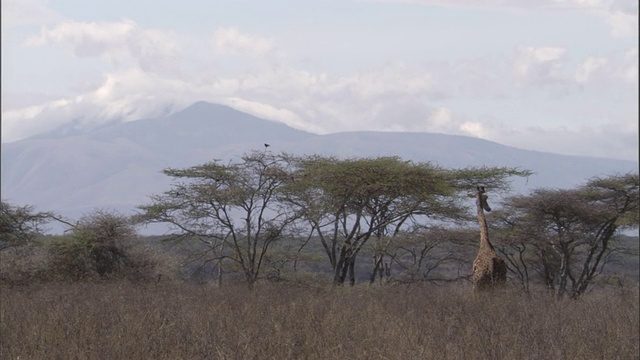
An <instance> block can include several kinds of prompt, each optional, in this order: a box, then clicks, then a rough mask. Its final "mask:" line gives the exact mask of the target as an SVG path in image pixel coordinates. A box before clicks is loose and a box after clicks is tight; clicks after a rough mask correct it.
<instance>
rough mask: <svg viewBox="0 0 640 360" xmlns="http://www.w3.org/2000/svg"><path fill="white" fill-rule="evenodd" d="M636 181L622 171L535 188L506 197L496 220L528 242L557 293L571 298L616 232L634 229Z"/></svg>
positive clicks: (597, 270)
mask: <svg viewBox="0 0 640 360" xmlns="http://www.w3.org/2000/svg"><path fill="white" fill-rule="evenodd" d="M638 186H639V185H638V174H625V175H613V176H609V177H602V178H594V179H591V180H589V181H588V182H587V183H586V185H584V186H581V187H579V188H577V189H571V190H547V189H539V190H535V191H534V192H533V193H532V194H531V195H526V196H516V197H511V198H509V199H508V200H507V201H506V203H505V207H504V209H503V212H502V214H503V215H502V216H501V221H502V222H503V224H507V225H508V226H509V227H511V228H512V229H513V232H512V237H517V238H519V240H518V241H517V242H515V244H519V246H525V247H526V246H528V245H531V246H532V250H533V252H534V254H535V255H536V257H537V259H538V261H537V264H535V265H537V269H538V271H539V273H540V274H541V275H542V276H543V278H544V281H545V284H546V285H547V286H548V287H549V288H550V289H552V290H554V293H555V295H556V297H558V298H562V297H564V296H565V295H566V294H567V293H568V294H569V296H570V297H572V298H576V297H578V296H580V295H581V294H582V293H584V292H585V291H586V290H587V288H588V287H589V285H590V284H592V283H593V281H594V280H595V279H596V278H597V277H598V275H600V274H601V273H602V271H603V269H604V267H605V265H606V263H607V260H608V257H609V256H610V255H611V254H612V251H613V250H614V249H615V244H614V242H615V239H616V235H617V234H618V233H619V231H621V230H624V229H630V228H637V226H638ZM524 251H525V250H523V252H524ZM522 259H524V257H523V258H522ZM520 265H526V263H525V262H524V260H523V261H522V262H521V263H520Z"/></svg>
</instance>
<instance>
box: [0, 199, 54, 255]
mask: <svg viewBox="0 0 640 360" xmlns="http://www.w3.org/2000/svg"><path fill="white" fill-rule="evenodd" d="M51 219H52V214H51V213H48V212H34V209H33V207H32V206H16V205H12V204H10V203H8V202H6V201H4V200H2V201H1V202H0V251H2V250H5V249H8V248H10V247H13V246H20V245H26V244H28V243H29V242H31V241H32V240H33V239H34V238H35V237H36V236H37V235H39V234H40V233H41V232H42V226H43V225H44V224H46V223H48V222H49V221H50V220H51Z"/></svg>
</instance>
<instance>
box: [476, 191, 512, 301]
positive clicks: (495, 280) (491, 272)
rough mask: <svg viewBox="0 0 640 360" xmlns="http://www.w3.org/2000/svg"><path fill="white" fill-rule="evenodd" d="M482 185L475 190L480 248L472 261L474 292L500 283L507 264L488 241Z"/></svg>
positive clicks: (487, 206)
mask: <svg viewBox="0 0 640 360" xmlns="http://www.w3.org/2000/svg"><path fill="white" fill-rule="evenodd" d="M487 197H488V196H487V194H486V193H485V191H484V186H478V187H477V192H476V206H477V208H478V223H479V224H480V248H479V249H478V255H477V256H476V259H475V260H474V261H473V278H472V280H473V290H474V292H479V291H484V290H491V289H493V287H494V286H498V285H502V284H504V283H505V282H506V280H507V265H506V264H505V262H504V260H502V258H500V256H498V254H497V253H496V251H495V249H494V248H493V245H491V242H490V241H489V227H488V226H487V219H486V218H485V216H484V211H485V210H486V211H491V208H490V207H489V204H488V203H487Z"/></svg>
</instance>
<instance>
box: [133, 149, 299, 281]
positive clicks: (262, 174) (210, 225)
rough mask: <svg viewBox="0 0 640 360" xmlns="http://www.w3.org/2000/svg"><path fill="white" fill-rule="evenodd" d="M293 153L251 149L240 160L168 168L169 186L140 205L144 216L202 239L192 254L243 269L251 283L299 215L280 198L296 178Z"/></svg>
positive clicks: (181, 235)
mask: <svg viewBox="0 0 640 360" xmlns="http://www.w3.org/2000/svg"><path fill="white" fill-rule="evenodd" d="M290 162H291V161H290V157H289V156H287V155H286V154H281V155H274V154H272V153H270V152H267V151H264V152H259V151H253V152H251V153H248V154H245V155H243V156H242V159H241V161H239V162H232V163H229V164H222V163H220V162H218V161H214V162H210V163H207V164H203V165H198V166H194V167H191V168H186V169H166V170H165V171H164V173H165V174H166V175H168V176H170V177H172V178H173V179H174V183H173V185H172V186H171V189H170V190H168V191H166V192H165V193H163V194H159V195H154V196H152V197H151V203H150V204H148V205H143V206H141V207H140V209H141V210H142V213H141V214H140V216H139V217H138V219H139V220H140V221H143V222H147V223H152V222H160V223H167V224H170V225H171V226H172V235H173V237H172V238H173V239H174V240H195V241H199V242H200V246H199V247H197V248H196V251H195V253H194V259H196V260H198V261H199V262H200V263H201V264H206V263H214V264H215V266H216V267H217V269H218V270H220V269H221V268H223V266H224V270H225V271H240V272H242V273H243V274H244V276H245V279H246V281H247V283H248V284H249V285H251V284H253V283H255V281H256V280H257V279H258V278H259V276H260V274H261V269H262V268H263V265H264V261H265V260H266V254H267V252H268V250H269V249H270V247H271V245H272V244H273V243H274V242H275V241H277V240H278V239H280V238H281V237H282V234H283V232H284V231H285V229H286V227H287V226H288V225H289V224H290V223H291V222H292V221H293V220H294V219H295V217H294V215H293V214H292V213H291V211H290V210H289V208H287V207H286V206H284V204H283V203H282V202H281V201H279V198H280V196H281V195H282V194H281V190H282V189H283V185H284V184H286V183H288V182H291V181H292V174H291V163H290Z"/></svg>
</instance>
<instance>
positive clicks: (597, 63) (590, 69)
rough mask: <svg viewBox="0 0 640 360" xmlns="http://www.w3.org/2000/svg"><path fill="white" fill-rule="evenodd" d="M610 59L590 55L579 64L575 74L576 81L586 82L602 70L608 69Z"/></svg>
mask: <svg viewBox="0 0 640 360" xmlns="http://www.w3.org/2000/svg"><path fill="white" fill-rule="evenodd" d="M607 64H608V61H607V59H606V58H603V57H589V58H587V59H586V60H585V61H584V62H582V64H580V65H579V66H578V69H577V70H576V75H575V81H576V82H577V83H579V84H584V83H586V82H587V81H589V79H590V78H592V77H593V75H594V74H597V73H598V72H600V71H603V70H605V69H606V66H607Z"/></svg>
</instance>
